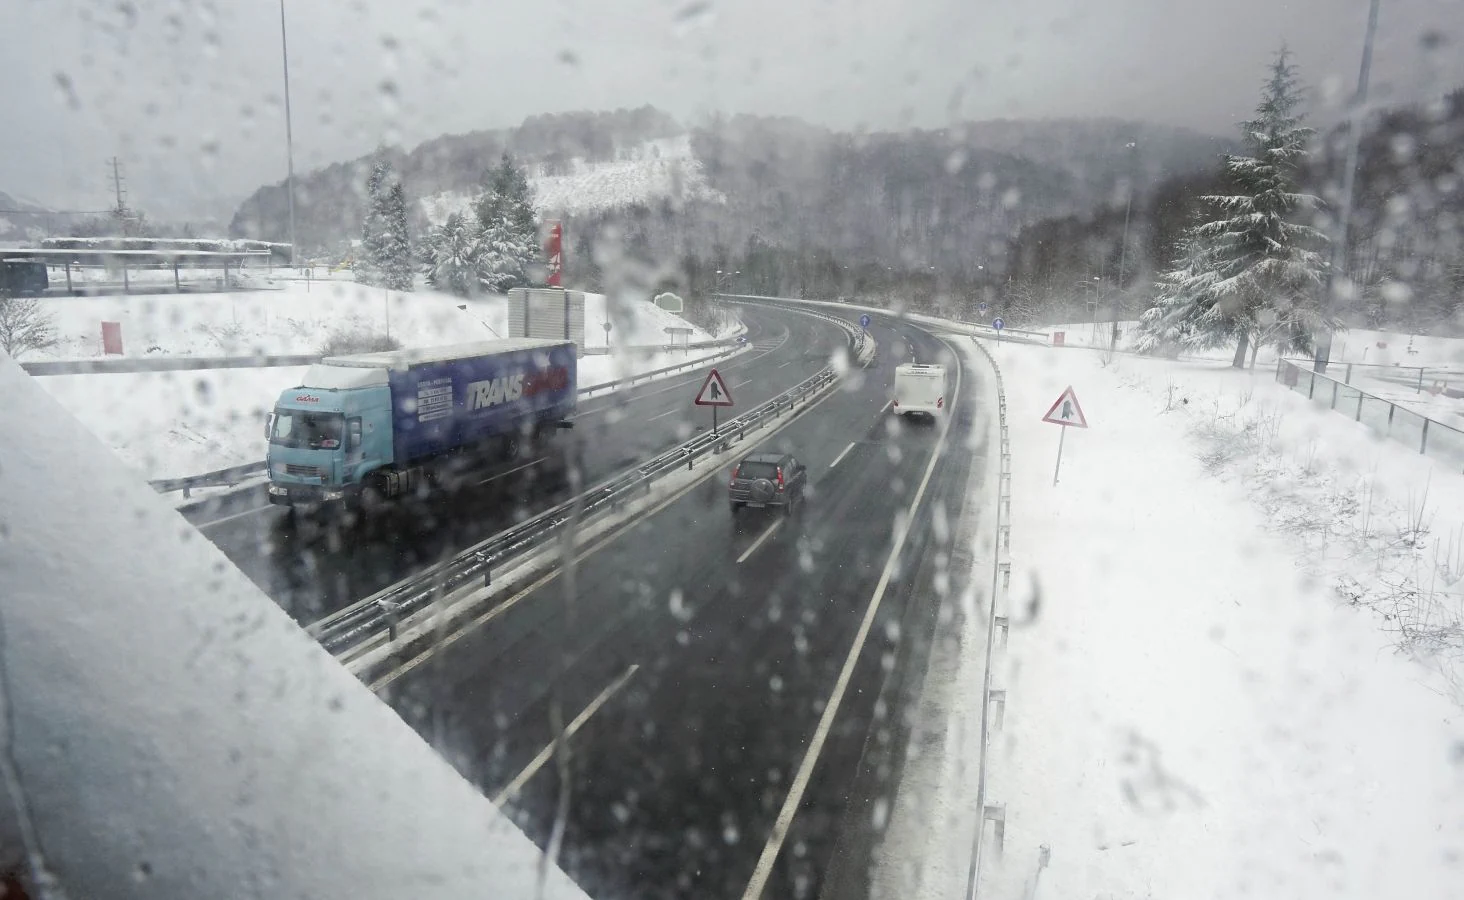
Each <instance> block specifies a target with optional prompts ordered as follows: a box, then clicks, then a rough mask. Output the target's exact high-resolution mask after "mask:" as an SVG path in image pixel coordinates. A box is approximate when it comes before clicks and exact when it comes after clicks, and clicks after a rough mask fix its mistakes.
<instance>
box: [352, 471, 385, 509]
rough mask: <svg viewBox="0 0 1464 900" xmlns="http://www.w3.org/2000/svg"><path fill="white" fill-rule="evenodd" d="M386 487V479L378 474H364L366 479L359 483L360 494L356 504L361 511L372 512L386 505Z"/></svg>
mask: <svg viewBox="0 0 1464 900" xmlns="http://www.w3.org/2000/svg"><path fill="white" fill-rule="evenodd" d="M386 498H387V487H386V479H385V478H383V477H382V476H381V475H379V474H374V473H373V474H371V475H368V476H366V481H365V482H364V483H362V485H361V496H360V497H359V498H358V504H359V506H360V507H361V509H362V511H363V512H367V513H372V512H375V511H376V510H378V509H381V508H382V507H383V506H385V505H386Z"/></svg>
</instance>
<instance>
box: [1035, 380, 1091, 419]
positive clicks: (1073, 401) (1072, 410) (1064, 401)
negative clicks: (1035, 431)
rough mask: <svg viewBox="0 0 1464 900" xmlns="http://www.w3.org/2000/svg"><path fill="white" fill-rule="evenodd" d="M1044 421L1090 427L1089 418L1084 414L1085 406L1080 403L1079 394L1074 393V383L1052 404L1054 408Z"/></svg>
mask: <svg viewBox="0 0 1464 900" xmlns="http://www.w3.org/2000/svg"><path fill="white" fill-rule="evenodd" d="M1042 421H1044V422H1051V423H1052V424H1054V425H1071V426H1073V427H1074V428H1087V427H1088V419H1087V417H1086V416H1084V415H1083V408H1082V407H1081V406H1079V405H1078V395H1077V394H1075V393H1073V388H1072V385H1068V389H1067V390H1065V391H1063V392H1062V396H1061V397H1058V398H1057V402H1056V403H1054V404H1052V409H1049V410H1048V411H1047V415H1045V416H1043V417H1042Z"/></svg>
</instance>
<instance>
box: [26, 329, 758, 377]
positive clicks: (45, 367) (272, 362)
mask: <svg viewBox="0 0 1464 900" xmlns="http://www.w3.org/2000/svg"><path fill="white" fill-rule="evenodd" d="M736 342H737V339H736V338H735V337H734V338H722V339H719V340H715V341H698V342H697V343H694V344H675V345H672V344H642V345H637V346H630V347H604V348H600V347H596V348H592V349H583V350H581V355H582V356H608V355H609V354H611V353H666V352H671V351H675V350H687V351H690V350H705V349H707V348H709V347H726V346H731V345H735V344H736ZM321 359H323V357H322V356H321V355H320V354H319V353H287V354H277V355H257V356H157V357H148V356H125V357H114V358H102V359H64V360H46V361H42V362H23V363H21V364H20V367H21V368H22V369H24V370H25V371H26V373H27V374H30V375H126V374H131V373H135V372H192V371H197V370H199V369H273V368H286V367H297V366H309V365H314V364H315V363H318V362H320V361H321Z"/></svg>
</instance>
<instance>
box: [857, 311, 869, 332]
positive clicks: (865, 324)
mask: <svg viewBox="0 0 1464 900" xmlns="http://www.w3.org/2000/svg"><path fill="white" fill-rule="evenodd" d="M859 327H860V328H863V329H864V330H865V331H868V330H869V313H865V314H864V315H862V316H860V317H859Z"/></svg>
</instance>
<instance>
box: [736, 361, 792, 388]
mask: <svg viewBox="0 0 1464 900" xmlns="http://www.w3.org/2000/svg"><path fill="white" fill-rule="evenodd" d="M778 368H780V369H781V368H783V367H782V366H778ZM753 381H754V379H752V378H749V379H747V380H746V381H739V382H737V383H736V384H734V385H732V387H735V388H740V387H746V386H747V385H749V384H752V382H753Z"/></svg>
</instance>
